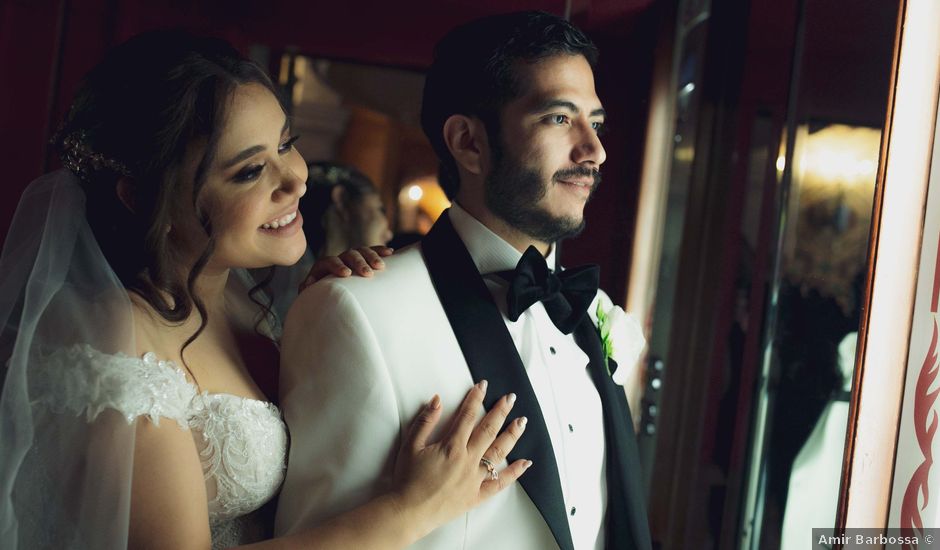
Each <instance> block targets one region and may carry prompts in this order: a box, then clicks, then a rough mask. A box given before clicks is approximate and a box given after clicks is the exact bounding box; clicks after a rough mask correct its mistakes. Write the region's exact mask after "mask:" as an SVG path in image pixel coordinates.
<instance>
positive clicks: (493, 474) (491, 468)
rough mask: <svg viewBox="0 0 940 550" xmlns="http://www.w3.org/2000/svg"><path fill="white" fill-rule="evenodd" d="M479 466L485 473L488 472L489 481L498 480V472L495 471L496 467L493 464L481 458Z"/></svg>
mask: <svg viewBox="0 0 940 550" xmlns="http://www.w3.org/2000/svg"><path fill="white" fill-rule="evenodd" d="M480 465H481V466H483V467H484V468H486V471H487V472H489V475H490V480H492V481H496V480H497V479H499V472H497V471H496V465H495V464H493V462H492V461H490V460H489V459H488V458H486V457H483V458H481V459H480Z"/></svg>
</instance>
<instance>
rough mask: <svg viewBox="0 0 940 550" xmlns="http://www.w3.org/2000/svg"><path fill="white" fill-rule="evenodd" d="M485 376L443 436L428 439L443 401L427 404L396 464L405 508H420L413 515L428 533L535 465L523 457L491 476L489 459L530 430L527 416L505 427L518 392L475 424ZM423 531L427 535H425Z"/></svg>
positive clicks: (495, 460) (500, 456)
mask: <svg viewBox="0 0 940 550" xmlns="http://www.w3.org/2000/svg"><path fill="white" fill-rule="evenodd" d="M485 394H486V381H485V380H484V381H482V382H480V383H479V384H477V385H475V386H474V387H473V388H471V389H470V391H469V392H468V393H467V396H466V397H465V398H464V400H463V403H461V405H460V408H459V409H458V410H457V412H456V413H455V414H454V417H453V419H452V420H451V423H450V426H449V427H448V428H447V429H446V430H445V432H444V434H443V437H442V438H441V440H440V441H438V442H436V443H433V444H430V443H429V442H428V438H429V437H430V435H431V432H432V431H433V429H434V426H435V425H436V424H437V422H438V420H440V416H441V400H440V397H438V396H436V395H435V396H434V398H433V399H432V400H431V401H430V403H428V404H427V405H425V407H424V408H423V409H422V410H421V412H420V413H419V414H418V416H417V418H415V419H414V421H412V423H411V427H410V428H409V430H408V433H407V434H406V436H405V439H404V440H403V442H402V448H401V451H400V452H399V454H398V460H397V462H396V467H395V481H396V487H397V489H396V494H397V495H398V496H399V498H400V499H401V502H402V504H403V508H404V509H405V510H416V511H417V514H416V516H415V518H414V519H416V520H417V521H418V522H419V525H420V527H421V528H422V530H423V534H427V533H430V532H431V531H433V530H434V529H436V528H437V527H439V526H440V525H443V524H444V523H446V522H448V521H450V520H452V519H453V518H455V517H457V516H458V515H460V514H462V513H464V512H466V511H467V510H469V509H471V508H473V507H475V506H477V505H478V504H480V503H481V502H483V501H484V500H486V499H487V498H489V497H491V496H493V495H495V494H496V493H498V492H499V491H501V490H502V489H505V488H506V487H508V486H510V485H511V484H512V483H514V482H515V481H516V479H518V478H519V476H521V475H522V474H523V473H524V472H525V471H526V469H527V468H528V467H529V466H531V465H532V461H531V460H526V459H519V460H516V461H515V462H513V463H512V464H510V465H509V466H507V467H506V468H504V469H503V470H501V471H499V472H498V473H497V475H495V476H494V475H492V474H491V471H490V469H489V467H487V466H486V465H485V462H484V460H482V459H485V460H486V461H488V462H489V463H490V464H491V465H492V467H498V466H499V465H500V464H501V463H502V462H503V461H504V460H505V459H506V456H507V455H508V454H509V452H510V451H512V449H513V447H515V445H516V442H517V441H518V440H519V437H521V436H522V432H523V431H524V430H525V425H526V418H525V417H520V418H516V419H515V420H513V421H512V422H510V423H509V424H508V426H507V427H506V429H505V430H503V431H502V432H500V431H499V430H500V427H501V426H502V425H503V422H505V420H506V417H507V416H508V415H509V411H510V410H511V409H512V406H513V404H514V403H515V400H516V396H515V394H509V395H505V396H503V397H501V398H500V399H499V400H498V401H497V402H496V404H495V405H493V408H492V409H491V410H490V411H489V412H488V413H486V415H485V416H484V417H483V420H481V421H480V423H479V424H476V419H477V411H478V410H479V409H480V406H481V405H482V404H483V396H484V395H485ZM423 534H422V536H423Z"/></svg>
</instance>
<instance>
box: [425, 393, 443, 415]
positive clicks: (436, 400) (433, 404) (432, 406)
mask: <svg viewBox="0 0 940 550" xmlns="http://www.w3.org/2000/svg"><path fill="white" fill-rule="evenodd" d="M440 408H441V396H440V395H437V394H435V395H434V397H432V398H431V401H430V402H429V403H428V409H429V410H432V411H436V410H437V409H440Z"/></svg>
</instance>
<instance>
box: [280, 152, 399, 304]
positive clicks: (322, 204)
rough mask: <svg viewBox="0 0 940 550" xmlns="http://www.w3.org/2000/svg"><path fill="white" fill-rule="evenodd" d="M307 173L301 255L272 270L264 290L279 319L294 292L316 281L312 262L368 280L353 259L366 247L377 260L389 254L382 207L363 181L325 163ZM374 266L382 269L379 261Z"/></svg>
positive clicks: (388, 234) (352, 170) (370, 185)
mask: <svg viewBox="0 0 940 550" xmlns="http://www.w3.org/2000/svg"><path fill="white" fill-rule="evenodd" d="M307 171H308V175H307V194H306V196H304V200H303V201H301V203H300V213H301V215H302V216H303V217H304V220H305V221H304V227H303V229H304V234H305V235H306V237H307V250H306V252H304V255H303V257H301V259H300V260H299V261H298V262H297V263H296V264H295V265H293V266H291V267H287V268H276V269H275V271H274V274H273V276H272V278H271V282H270V284H269V285H268V288H269V290H270V293H271V295H272V296H273V306H272V307H273V309H274V311H275V312H276V313H277V314H278V315H279V316H280V318H282V319H283V318H284V317H285V316H286V315H287V309H288V308H289V307H290V304H291V303H293V301H294V299H295V298H296V297H297V293H298V292H299V291H300V290H301V289H302V288H304V287H306V286H307V285H309V284H311V283H313V282H314V281H315V280H317V279H318V278H319V277H318V275H319V274H318V273H311V268H312V267H313V265H314V263H315V262H316V261H317V260H320V259H324V265H325V266H328V269H330V270H333V271H336V270H342V269H344V264H349V265H351V266H352V267H353V269H354V270H355V272H356V274H358V275H360V276H363V277H369V276H371V275H372V269H371V268H372V266H370V265H369V264H368V263H362V262H361V260H360V259H359V258H357V257H356V254H360V255H366V254H368V253H369V249H370V248H372V247H374V250H375V251H376V252H377V253H379V254H381V255H387V254H391V252H392V250H391V249H389V248H387V247H385V246H384V245H386V244H388V242H389V241H390V240H391V239H392V232H391V230H390V229H389V227H388V218H387V217H386V215H385V207H384V205H383V204H382V198H381V197H380V196H379V193H378V190H377V189H376V188H375V185H374V184H373V183H372V180H370V179H369V178H368V176H366V175H365V174H363V173H362V172H360V171H359V170H356V169H355V168H353V167H351V166H346V165H343V164H339V163H335V162H328V161H317V162H311V163H309V164H307ZM347 251H350V252H347ZM337 259H339V260H342V261H337ZM357 264H358V265H357ZM377 265H378V266H381V265H382V263H381V260H379V261H378V262H377ZM351 272H352V271H351V270H349V273H351ZM323 274H326V272H324V273H323Z"/></svg>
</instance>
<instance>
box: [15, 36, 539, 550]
mask: <svg viewBox="0 0 940 550" xmlns="http://www.w3.org/2000/svg"><path fill="white" fill-rule="evenodd" d="M295 140H296V137H291V134H290V120H289V118H288V117H287V116H286V114H285V110H284V108H283V106H282V105H281V104H280V103H279V102H278V100H277V98H276V93H275V89H274V86H273V84H272V83H271V81H270V80H269V78H268V77H267V76H266V75H265V73H264V71H262V70H261V69H260V68H259V67H258V66H256V65H254V64H253V63H251V62H249V61H247V60H245V59H243V58H241V57H240V56H239V55H238V54H237V53H236V52H235V51H234V50H233V49H232V48H231V47H230V46H228V45H227V44H225V43H223V42H221V41H217V40H212V39H202V38H194V37H191V36H189V35H185V34H182V33H175V32H153V33H147V34H144V35H140V36H138V37H136V38H134V39H131V40H130V41H128V42H127V43H125V44H123V45H122V46H119V47H117V48H115V49H114V50H112V51H111V52H110V53H109V54H108V56H107V57H106V58H105V60H104V61H103V62H102V63H101V64H100V65H98V66H97V67H95V68H94V69H93V70H92V71H91V72H90V73H89V74H88V75H87V77H86V79H85V81H84V83H83V85H82V88H81V89H80V91H79V92H78V94H77V95H76V97H75V101H74V103H73V105H72V108H71V111H70V113H69V115H68V117H67V119H66V121H65V123H64V124H63V126H62V128H61V130H60V132H59V133H58V136H57V138H56V145H57V147H58V149H59V153H60V156H61V158H62V161H63V164H64V165H65V167H66V168H67V170H60V171H58V172H55V173H52V174H48V175H46V176H44V177H42V178H40V179H39V180H37V181H35V182H33V184H31V185H30V187H29V188H28V189H27V191H26V192H25V193H24V195H23V198H22V200H21V203H20V206H19V208H18V209H17V213H16V215H15V217H14V221H13V225H12V227H11V229H10V232H9V233H8V235H7V238H6V242H5V244H4V249H3V255H2V258H0V327H2V329H0V330H2V332H0V360H2V361H3V364H4V367H2V369H3V370H2V371H0V373H2V375H3V377H2V380H3V386H2V397H0V547H2V548H5V549H16V548H24V549H25V548H89V549H105V548H127V547H131V548H174V549H182V548H209V547H212V548H221V547H226V546H230V545H238V544H247V543H252V542H259V541H263V542H259V544H258V547H259V548H267V547H271V548H275V547H276V548H301V547H303V548H351V547H355V546H359V547H365V548H383V547H384V548H399V547H404V546H407V545H408V544H410V543H412V542H414V541H415V540H417V539H418V538H420V537H422V536H423V535H425V534H427V533H428V532H430V531H431V530H433V529H434V528H435V527H436V526H438V525H440V524H442V523H444V522H446V521H448V520H449V519H451V518H453V517H455V516H457V515H459V514H460V513H463V512H464V511H465V510H466V509H468V508H470V507H472V506H475V505H476V504H478V503H479V502H481V501H482V500H484V499H486V498H488V497H490V496H492V495H493V494H495V493H496V492H498V491H499V490H500V489H502V488H503V487H506V486H508V485H509V484H511V483H512V482H513V481H514V480H515V479H516V478H518V477H519V476H520V475H521V474H522V473H523V472H524V471H525V469H526V468H527V467H528V466H529V465H530V464H531V463H530V462H529V461H524V460H520V461H517V462H515V463H513V464H511V465H510V466H509V467H508V468H506V469H505V470H504V471H502V472H498V475H496V474H497V473H495V472H493V470H492V467H491V466H490V467H488V468H487V467H484V466H482V465H481V458H483V457H484V454H485V453H487V452H490V453H499V452H501V453H503V454H502V455H499V456H503V455H505V454H506V453H508V451H509V450H510V449H511V448H512V446H513V445H514V443H515V441H516V439H517V438H518V437H519V436H520V435H521V432H522V427H523V426H524V423H523V422H512V423H510V424H509V427H508V428H507V429H506V430H505V431H503V432H501V433H498V435H497V432H498V430H499V428H500V426H502V425H503V422H504V420H505V419H506V417H507V415H508V414H509V410H510V408H511V406H512V402H513V398H514V396H511V395H510V396H506V397H505V398H503V399H501V400H499V401H498V402H497V405H496V406H494V408H493V409H492V410H491V411H489V412H488V413H487V414H486V415H485V416H484V417H483V419H482V420H481V421H480V423H479V425H477V424H476V418H475V417H476V412H477V410H479V409H481V408H482V399H483V394H484V392H485V389H486V388H485V383H481V385H479V386H475V387H473V388H471V389H470V391H469V393H468V394H467V397H466V399H465V401H464V403H463V404H462V406H461V410H460V412H459V413H458V414H457V415H456V416H455V418H454V419H453V420H452V421H451V422H450V424H449V425H447V426H445V427H444V428H443V429H442V430H441V434H442V435H441V438H440V441H438V442H437V443H434V444H432V443H430V442H429V436H430V434H431V432H432V430H433V429H434V428H435V425H436V423H437V422H438V420H439V417H440V411H441V405H440V400H439V398H437V397H436V396H433V397H432V396H428V397H429V401H428V403H427V405H425V407H424V408H423V409H422V410H421V411H415V413H416V419H415V421H414V422H413V424H412V426H410V428H408V429H407V430H406V431H405V433H403V434H402V438H401V439H402V446H401V451H400V452H399V454H398V456H397V458H395V460H396V472H397V473H398V476H397V482H396V484H395V486H394V487H391V488H390V489H389V490H388V491H387V493H386V494H384V495H382V496H381V497H378V498H377V499H375V500H373V501H371V502H369V503H367V504H365V505H363V506H362V507H360V508H357V509H353V510H350V511H348V512H347V513H345V514H342V515H340V516H337V517H335V518H333V519H332V520H330V521H328V522H326V523H324V524H323V525H320V526H318V527H316V528H314V529H312V530H311V531H309V532H306V533H301V534H299V535H295V536H292V537H290V538H284V539H277V540H265V539H267V538H269V537H270V528H271V519H270V518H271V517H272V516H271V510H270V508H271V505H272V503H273V501H272V499H274V497H275V496H276V494H277V492H278V489H279V486H280V483H281V481H282V479H283V476H284V469H285V457H286V450H287V445H288V444H289V438H288V433H287V429H286V427H285V426H284V424H283V422H282V420H281V416H280V413H279V411H278V409H277V407H276V406H275V405H274V404H272V402H271V401H272V399H273V398H274V396H276V395H277V389H276V381H277V377H276V365H277V364H278V348H277V335H278V333H279V329H278V325H277V320H276V319H275V318H274V316H273V315H272V314H271V312H270V309H269V304H268V303H267V301H266V299H265V298H264V294H263V286H264V281H262V282H261V283H260V284H255V282H254V281H252V280H251V279H250V277H249V276H248V275H247V271H246V269H247V268H260V267H266V266H271V265H291V264H293V263H294V262H296V261H297V259H298V258H300V256H301V255H302V254H303V253H304V250H305V247H306V242H305V239H304V235H303V232H302V231H301V224H302V222H303V220H302V217H301V216H300V214H299V213H298V201H299V200H300V198H301V196H302V195H303V194H304V191H305V183H304V182H305V180H306V177H307V168H306V165H305V163H304V161H303V159H302V158H301V157H300V154H299V153H298V152H297V151H296V149H294V147H293V143H294V141H295ZM367 256H368V255H367ZM369 259H370V260H372V261H377V256H375V257H372V256H369ZM357 261H358V262H361V261H362V258H359V259H358V260H357ZM347 263H350V262H347ZM350 368H351V369H352V368H355V365H350ZM272 373H273V374H272ZM336 444H337V445H342V444H343V442H342V441H337V442H336ZM490 456H493V455H490ZM482 464H487V461H486V460H485V459H484V460H483V461H482Z"/></svg>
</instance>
